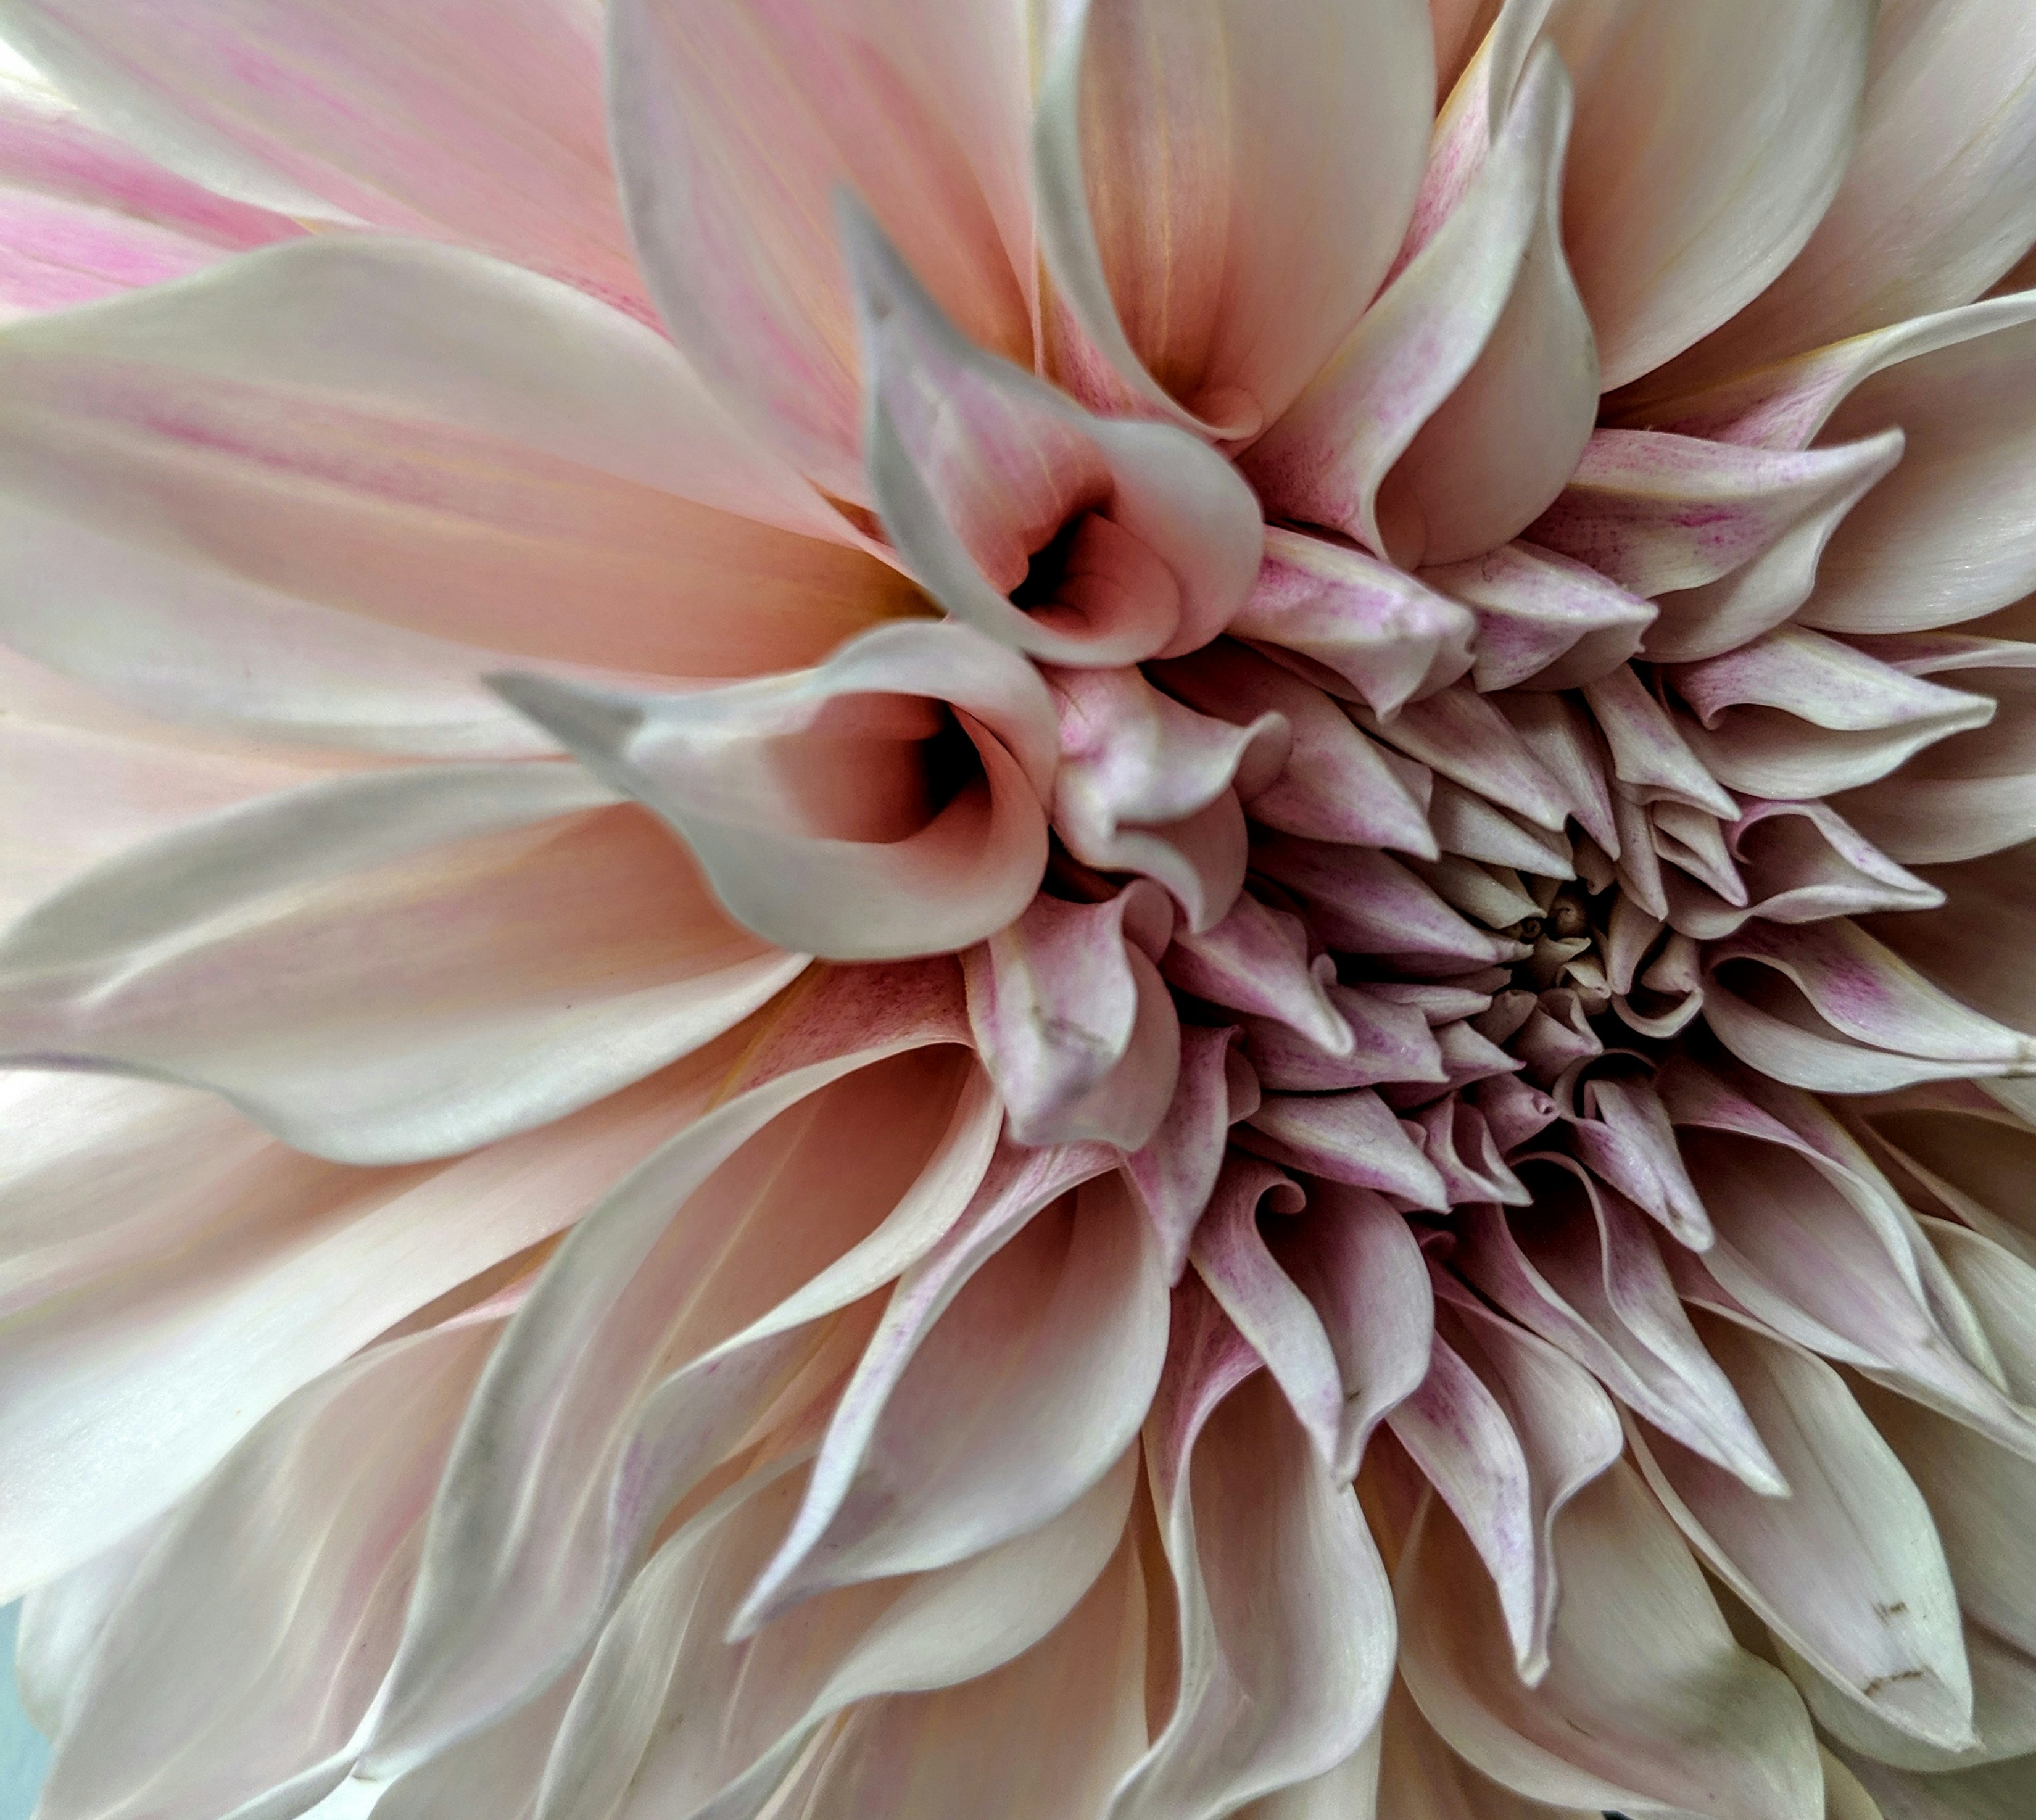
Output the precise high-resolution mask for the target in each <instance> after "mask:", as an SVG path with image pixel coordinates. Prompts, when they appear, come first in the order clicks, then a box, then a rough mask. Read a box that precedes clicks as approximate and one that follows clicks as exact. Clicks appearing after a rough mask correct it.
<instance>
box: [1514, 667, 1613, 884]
mask: <svg viewBox="0 0 2036 1820" xmlns="http://www.w3.org/2000/svg"><path fill="white" fill-rule="evenodd" d="M1499 711H1500V712H1501V713H1502V714H1504V715H1505V716H1506V720H1507V721H1508V722H1510V725H1511V726H1512V728H1513V730H1514V732H1515V733H1518V735H1519V736H1520V739H1521V744H1524V745H1525V747H1526V748H1527V749H1528V751H1529V752H1531V753H1532V754H1533V756H1534V759H1535V760H1536V763H1539V764H1540V767H1541V768H1542V770H1544V771H1546V772H1547V773H1548V775H1549V776H1550V777H1552V778H1554V779H1555V783H1556V786H1557V787H1558V788H1559V789H1560V790H1561V791H1562V793H1563V797H1564V798H1565V799H1566V800H1567V802H1568V803H1569V805H1570V814H1571V815H1573V816H1575V817H1576V819H1577V820H1578V822H1579V823H1582V826H1583V828H1584V831H1585V833H1587V834H1588V835H1589V836H1590V837H1591V838H1592V839H1593V840H1594V841H1596V842H1597V844H1598V845H1599V846H1601V847H1602V848H1603V849H1604V851H1605V852H1606V853H1608V855H1610V857H1612V858H1613V859H1615V860H1616V859H1617V858H1618V857H1619V829H1618V827H1617V824H1616V823H1615V821H1614V820H1613V817H1612V786H1611V783H1610V778H1611V775H1612V774H1611V771H1610V770H1609V769H1608V767H1607V764H1606V762H1605V753H1604V748H1603V747H1602V745H1601V743H1600V741H1599V739H1598V737H1597V731H1596V729H1595V728H1594V727H1593V724H1592V721H1591V717H1590V716H1589V714H1585V712H1584V711H1583V710H1582V707H1581V706H1580V705H1579V704H1578V702H1577V701H1576V700H1575V699H1574V698H1573V697H1570V696H1567V695H1551V694H1548V693H1546V692H1544V691H1533V690H1521V691H1517V692H1514V693H1511V694H1506V695H1501V696H1500V697H1499Z"/></svg>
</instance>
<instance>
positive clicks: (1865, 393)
mask: <svg viewBox="0 0 2036 1820" xmlns="http://www.w3.org/2000/svg"><path fill="white" fill-rule="evenodd" d="M2032 386H2036V293H2032V292H2020V293H2018V294H2016V295H2015V296H2003V297H1993V298H1989V299H1988V300H1986V301H1985V302H1983V303H1973V304H1969V305H1967V306H1966V307H1965V308H1963V309H1958V310H1947V311H1945V312H1944V314H1943V315H1936V316H1925V317H1921V318H1918V319H1917V320H1916V321H1914V322H1903V323H1900V324H1898V325H1897V326H1895V327H1893V328H1891V329H1883V330H1880V331H1878V332H1877V333H1873V334H1870V335H1862V336H1859V337H1855V338H1854V339H1853V340H1851V341H1841V342H1839V343H1838V344H1837V345H1835V346H1833V347H1830V348H1823V349H1819V350H1817V351H1816V352H1815V353H1811V354H1806V355H1804V356H1801V357H1800V358H1799V359H1797V360H1789V361H1786V362H1784V363H1783V364H1781V365H1779V366H1775V367H1766V368H1764V369H1763V370H1762V371H1759V372H1758V373H1754V374H1750V375H1748V376H1746V377H1745V378H1744V379H1737V380H1732V381H1728V382H1724V383H1722V384H1721V385H1717V386H1713V387H1711V388H1710V389H1708V390H1704V391H1701V392H1698V393H1695V394H1687V393H1685V394H1681V395H1680V396H1677V395H1676V394H1675V393H1674V391H1673V390H1672V388H1671V389H1669V390H1668V393H1667V395H1666V396H1665V397H1664V398H1661V399H1658V400H1655V401H1648V402H1642V401H1635V403H1634V405H1633V406H1632V407H1631V416H1633V417H1634V419H1635V420H1642V421H1646V422H1648V423H1651V424H1663V425H1664V426H1665V427H1668V428H1674V429H1678V430H1682V431H1686V432H1687V433H1690V434H1693V435H1708V436H1717V437H1720V438H1722V439H1725V440H1726V441H1729V442H1740V443H1758V444H1759V445H1761V446H1763V447H1768V448H1774V449H1800V448H1804V447H1807V446H1808V444H1809V443H1811V441H1812V439H1816V440H1819V441H1828V442H1837V441H1841V440H1848V439H1855V438H1860V437H1864V436H1869V435H1876V434H1878V433H1880V432H1881V431H1885V430H1887V429H1889V428H1900V429H1901V431H1902V435H1903V436H1904V438H1905V447H1904V452H1903V455H1902V462H1901V465H1900V466H1899V467H1898V468H1897V469H1895V472H1894V473H1892V474H1891V475H1890V476H1889V477H1887V480H1884V481H1883V482H1882V483H1881V484H1880V485H1879V486H1877V487H1876V488H1874V490H1873V491H1872V493H1870V494H1869V495H1868V496H1867V498H1866V499H1864V500H1862V501H1861V503H1860V504H1859V506H1858V507H1856V508H1855V509H1854V510H1853V512H1852V513H1851V514H1849V516H1848V517H1847V518H1846V522H1845V523H1844V524H1843V525H1842V526H1840V527H1839V529H1838V532H1837V533H1836V534H1835V535H1834V537H1832V539H1831V544H1830V545H1829V547H1828V548H1827V549H1826V550H1825V552H1824V555H1823V561H1822V563H1820V565H1819V569H1818V582H1817V586H1816V589H1815V591H1814V592H1813V593H1812V595H1811V597H1810V598H1809V600H1808V602H1807V603H1806V604H1805V605H1804V607H1803V609H1802V610H1801V612H1800V614H1799V616H1798V617H1799V618H1800V620H1801V622H1802V623H1803V624H1806V625H1813V626H1819V627H1823V628H1824V629H1826V630H1827V631H1844V632H1884V631H1925V630H1928V629H1929V628H1931V627H1936V626H1947V625H1952V624H1956V623H1957V622H1959V620H1969V619H1973V618H1976V617H1977V616H1979V615H1981V614H1982V613H1985V612H1991V611H1992V610H1993V609H1995V608H1996V607H2001V606H2005V605H2008V603H2009V602H2010V601H2014V600H2016V599H2018V598H2019V597H2021V596H2022V595H2023V594H2026V593H2028V592H2029V591H2030V588H2031V587H2032V586H2036V533H2032V532H2031V531H2030V524H2031V522H2033V521H2036V512H2032V509H2031V504H2030V502H2031V499H2032V498H2036V495H2033V494H2032V492H2031V486H2032V483H2031V481H2030V473H2032V471H2036V470H2032V468H2031V465H2030V437H2031V434H2032V432H2031V431H2030V418H2031V413H2030V409H2029V405H2028V400H2029V398H2030V388H2031V387H2032Z"/></svg>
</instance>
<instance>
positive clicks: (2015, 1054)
mask: <svg viewBox="0 0 2036 1820" xmlns="http://www.w3.org/2000/svg"><path fill="white" fill-rule="evenodd" d="M1704 967H1705V975H1706V985H1707V989H1708V992H1707V997H1706V1005H1705V1016H1706V1018H1707V1019H1709V1020H1710V1026H1711V1028H1712V1029H1713V1030H1714V1031H1716V1032H1717V1035H1718V1037H1719V1039H1720V1040H1721V1042H1724V1043H1725V1046H1726V1047H1727V1048H1729V1049H1731V1050H1732V1052H1733V1053H1735V1054H1736V1055H1738V1056H1740V1057H1741V1058H1742V1059H1743V1060H1744V1061H1748V1062H1751V1064H1753V1065H1754V1066H1755V1067H1756V1068H1759V1069H1760V1070H1761V1072H1763V1073H1764V1074H1767V1075H1770V1076H1773V1077H1774V1079H1775V1080H1782V1081H1786V1082H1788V1083H1790V1084H1791V1085H1792V1086H1797V1087H1817V1088H1819V1089H1820V1090H1823V1091H1835V1092H1839V1093H1848V1092H1850V1093H1858V1092H1872V1091H1876V1090H1880V1089H1885V1088H1888V1087H1902V1086H1906V1085H1907V1084H1909V1083H1911V1082H1913V1081H1919V1080H1967V1079H1971V1078H1973V1077H1974V1076H1995V1075H2023V1074H2027V1073H2030V1072H2036V1038H2030V1037H2029V1036H2026V1035H2024V1034H2022V1033H2020V1032H2019V1031H2015V1030H2011V1029H2010V1028H2008V1027H2007V1026H2005V1025H2004V1024H2000V1023H1996V1022H1995V1021H1994V1020H1993V1019H1991V1018H1989V1017H1986V1016H1982V1015H1981V1013H1980V1012H1976V1011H1974V1010H1971V1009H1970V1008H1968V1007H1967V1006H1966V1005H1964V1004H1960V1003H1959V1000H1956V999H1955V998H1952V997H1950V996H1948V995H1947V993H1944V992H1941V991H1940V990H1939V989H1937V988H1936V986H1934V985H1932V984H1931V983H1930V982H1929V980H1928V979H1926V978H1924V976H1923V975H1922V974H1920V973H1918V972H1917V970H1915V969H1914V968H1913V967H1911V966H1910V965H1909V963H1907V962H1906V961H1905V960H1903V959H1902V957H1901V956H1900V955H1898V954H1896V953H1895V952H1894V951H1891V950H1890V949H1888V948H1885V947H1883V946H1882V944H1880V943H1879V942H1878V941H1876V940H1874V939H1873V937H1872V936H1870V935H1868V933H1866V932H1865V931H1864V929H1861V928H1860V927H1859V925H1857V924H1856V923H1854V922H1853V921H1850V920H1849V919H1846V918H1834V919H1831V920H1829V921H1823V922H1817V923H1805V924H1800V925H1794V926H1789V925H1782V924H1777V923H1765V922H1753V923H1749V924H1748V925H1746V927H1745V928H1744V929H1741V930H1740V932H1739V933H1738V934H1736V936H1732V937H1730V938H1729V940H1725V941H1722V942H1719V943H1717V944H1714V945H1713V946H1712V947H1711V948H1709V949H1708V950H1707V951H1706V954H1705V956H1704Z"/></svg>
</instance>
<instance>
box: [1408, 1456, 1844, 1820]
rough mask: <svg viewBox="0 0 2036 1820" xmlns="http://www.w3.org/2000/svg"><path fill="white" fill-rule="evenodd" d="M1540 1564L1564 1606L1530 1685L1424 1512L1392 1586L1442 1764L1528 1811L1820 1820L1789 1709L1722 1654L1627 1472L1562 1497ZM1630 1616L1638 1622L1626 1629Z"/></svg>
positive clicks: (1697, 1588) (1735, 1655)
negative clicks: (1557, 1579) (1541, 1806)
mask: <svg viewBox="0 0 2036 1820" xmlns="http://www.w3.org/2000/svg"><path fill="white" fill-rule="evenodd" d="M1555 1561H1556V1566H1557V1568H1558V1569H1559V1573H1560V1575H1561V1579H1562V1584H1563V1602H1562V1604H1561V1607H1560V1608H1559V1610H1558V1611H1557V1613H1556V1616H1555V1626H1554V1628H1553V1630H1552V1633H1551V1634H1550V1637H1549V1640H1548V1663H1549V1665H1548V1674H1547V1675H1546V1677H1545V1678H1544V1679H1543V1680H1542V1681H1541V1682H1540V1685H1539V1686H1537V1687H1533V1688H1530V1687H1529V1686H1527V1685H1526V1684H1525V1682H1522V1681H1521V1679H1520V1678H1519V1676H1518V1673H1517V1672H1516V1671H1515V1669H1514V1659H1513V1652H1512V1650H1511V1649H1510V1647H1509V1646H1508V1644H1507V1641H1506V1630H1505V1626H1503V1624H1502V1622H1499V1613H1498V1611H1496V1610H1495V1609H1494V1605H1495V1601H1494V1599H1493V1596H1492V1594H1491V1590H1490V1581H1489V1580H1488V1579H1487V1576H1486V1575H1485V1574H1484V1572H1483V1571H1482V1570H1481V1569H1480V1564H1479V1561H1478V1558H1477V1556H1476V1554H1475V1552H1473V1551H1472V1548H1471V1547H1470V1545H1469V1541H1468V1539H1466V1538H1465V1535H1464V1533H1463V1532H1462V1530H1461V1528H1459V1527H1458V1526H1457V1524H1456V1522H1455V1521H1454V1520H1453V1519H1452V1518H1450V1517H1449V1516H1448V1515H1447V1514H1446V1513H1445V1512H1443V1511H1442V1510H1441V1509H1438V1507H1437V1506H1436V1505H1435V1504H1434V1503H1433V1502H1429V1503H1427V1504H1426V1505H1423V1511H1422V1514H1421V1516H1420V1518H1419V1519H1418V1520H1417V1521H1416V1525H1415V1529H1414V1533H1413V1534H1412V1536H1410V1537H1409V1539H1408V1543H1407V1545H1406V1547H1405V1548H1404V1551H1402V1553H1401V1558H1400V1565H1399V1569H1398V1572H1397V1574H1396V1575H1395V1577H1394V1584H1395V1590H1396V1592H1397V1599H1398V1603H1399V1606H1400V1609H1401V1612H1402V1613H1403V1614H1404V1622H1405V1631H1404V1637H1403V1640H1402V1643H1401V1664H1400V1665H1401V1673H1402V1674H1403V1675H1404V1676H1405V1678H1406V1682H1407V1686H1408V1690H1410V1691H1411V1692H1412V1694H1413V1696H1414V1698H1415V1700H1416V1701H1417V1702H1418V1703H1419V1704H1420V1709H1421V1711H1422V1713H1423V1716H1424V1717H1425V1718H1426V1719H1427V1721H1428V1723H1429V1724H1431V1725H1432V1726H1434V1727H1435V1730H1436V1731H1438V1732H1439V1733H1440V1734H1441V1735H1442V1739H1444V1741H1445V1742H1446V1743H1447V1744H1448V1745H1449V1746H1450V1748H1451V1749H1452V1750H1455V1751H1456V1752H1457V1754H1459V1755H1461V1756H1462V1757H1464V1758H1466V1759H1468V1760H1469V1762H1470V1763H1471V1764H1472V1765H1473V1766H1474V1767H1475V1768H1476V1769H1479V1770H1480V1771H1481V1772H1482V1773H1484V1774H1485V1775H1487V1776H1489V1777H1491V1778H1493V1780H1496V1781H1498V1782H1500V1783H1502V1784H1504V1785H1505V1786H1506V1787H1507V1788H1511V1789H1513V1790H1514V1791H1515V1792H1518V1793H1519V1794H1521V1795H1524V1796H1528V1797H1529V1798H1530V1799H1533V1800H1535V1801H1538V1802H1548V1803H1556V1804H1561V1805H1563V1806H1566V1807H1582V1808H1589V1809H1596V1810H1602V1809H1604V1808H1607V1807H1614V1806H1616V1807H1620V1808H1623V1809H1626V1810H1627V1811H1631V1810H1633V1809H1634V1808H1638V1810H1639V1811H1642V1812H1643V1813H1644V1812H1646V1811H1648V1810H1649V1809H1650V1808H1657V1809H1659V1810H1661V1811H1663V1812H1665V1813H1680V1812H1690V1811H1695V1812H1702V1813H1704V1814H1710V1815H1713V1816H1716V1817H1717V1820H1823V1787H1822V1779H1821V1777H1820V1776H1819V1770H1818V1764H1817V1755H1816V1743H1815V1738H1814V1737H1813V1735H1812V1732H1811V1729H1810V1724H1809V1720H1808V1715H1807V1714H1805V1713H1804V1710H1803V1708H1802V1705H1801V1703H1800V1701H1798V1700H1797V1698H1796V1696H1795V1694H1794V1693H1793V1691H1792V1690H1791V1689H1790V1688H1789V1683H1788V1682H1787V1681H1786V1680H1785V1679H1784V1678H1783V1677H1782V1674H1781V1673H1780V1671H1778V1670H1777V1669H1774V1668H1772V1667H1769V1666H1768V1664H1766V1663H1764V1662H1762V1661H1760V1660H1758V1659H1757V1658H1756V1657H1755V1656H1751V1655H1749V1654H1748V1653H1747V1652H1745V1651H1744V1650H1742V1649H1740V1648H1739V1646H1738V1645H1736V1643H1735V1642H1734V1641H1732V1633H1731V1631H1730V1630H1728V1629H1727V1628H1726V1626H1725V1618H1724V1617H1723V1615H1721V1613H1720V1611H1718V1608H1717V1603H1716V1601H1715V1600H1714V1599H1713V1597H1712V1596H1711V1593H1710V1588H1708V1587H1707V1586H1706V1584H1705V1583H1704V1579H1703V1576H1702V1573H1701V1572H1700V1571H1699V1569H1698V1567H1697V1564H1696V1563H1695V1562H1694V1561H1692V1560H1691V1558H1690V1556H1689V1553H1688V1551H1687V1549H1686V1548H1685V1547H1683V1541H1682V1538H1681V1537H1680V1536H1678V1535H1677V1534H1676V1529H1675V1526H1674V1525H1673V1524H1671V1523H1670V1522H1669V1520H1668V1518H1667V1517H1665V1516H1664V1515H1662V1513H1661V1509H1660V1508H1659V1507H1658V1506H1657V1505H1656V1504H1655V1503H1654V1502H1653V1500H1652V1499H1651V1498H1650V1497H1649V1496H1648V1494H1647V1493H1646V1490H1645V1488H1644V1487H1642V1484H1641V1483H1640V1479H1639V1475H1638V1474H1637V1473H1636V1472H1634V1471H1633V1470H1632V1469H1631V1468H1630V1467H1627V1466H1626V1465H1623V1464H1619V1465H1616V1466H1614V1467H1613V1468H1612V1470H1611V1471H1609V1472H1608V1473H1605V1474H1604V1475H1601V1477H1599V1478H1597V1479H1593V1481H1592V1482H1591V1483H1589V1485H1587V1486H1586V1487H1584V1488H1583V1490H1581V1491H1579V1492H1578V1494H1576V1496H1575V1497H1574V1498H1573V1499H1572V1500H1571V1501H1570V1505H1569V1507H1568V1509H1567V1512H1566V1513H1565V1516H1564V1519H1563V1522H1562V1524H1560V1525H1559V1527H1558V1528H1557V1529H1556V1531H1555ZM1642 1611H1644V1612H1646V1613H1647V1614H1649V1615H1650V1618H1649V1621H1648V1622H1635V1621H1634V1619H1635V1615H1636V1613H1639V1612H1642ZM1725 1714H1729V1715H1730V1717H1729V1720H1723V1719H1721V1715H1725Z"/></svg>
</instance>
